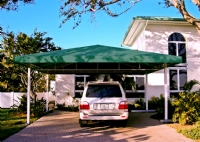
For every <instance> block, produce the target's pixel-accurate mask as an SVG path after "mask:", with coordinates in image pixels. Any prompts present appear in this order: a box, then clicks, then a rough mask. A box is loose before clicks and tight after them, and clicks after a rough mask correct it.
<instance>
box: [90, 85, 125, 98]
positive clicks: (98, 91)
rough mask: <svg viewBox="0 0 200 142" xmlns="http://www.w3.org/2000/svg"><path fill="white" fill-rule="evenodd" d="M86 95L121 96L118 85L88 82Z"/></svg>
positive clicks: (101, 96)
mask: <svg viewBox="0 0 200 142" xmlns="http://www.w3.org/2000/svg"><path fill="white" fill-rule="evenodd" d="M86 97H99V98H104V97H122V93H121V90H120V87H119V85H116V84H114V85H111V84H106V85H105V84H95V85H93V84H90V85H88V89H87V92H86Z"/></svg>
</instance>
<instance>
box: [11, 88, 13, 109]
mask: <svg viewBox="0 0 200 142" xmlns="http://www.w3.org/2000/svg"><path fill="white" fill-rule="evenodd" d="M11 96H12V107H14V92H13V91H12V92H11Z"/></svg>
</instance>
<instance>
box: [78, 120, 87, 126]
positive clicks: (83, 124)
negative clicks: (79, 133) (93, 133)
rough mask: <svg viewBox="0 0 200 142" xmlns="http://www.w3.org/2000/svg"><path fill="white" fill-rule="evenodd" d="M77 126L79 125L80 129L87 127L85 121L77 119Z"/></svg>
mask: <svg viewBox="0 0 200 142" xmlns="http://www.w3.org/2000/svg"><path fill="white" fill-rule="evenodd" d="M79 124H80V127H85V126H86V125H87V121H86V120H81V119H79Z"/></svg>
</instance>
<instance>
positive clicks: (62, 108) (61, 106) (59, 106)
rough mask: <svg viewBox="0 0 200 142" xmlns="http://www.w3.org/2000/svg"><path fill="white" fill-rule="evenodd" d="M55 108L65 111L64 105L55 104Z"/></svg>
mask: <svg viewBox="0 0 200 142" xmlns="http://www.w3.org/2000/svg"><path fill="white" fill-rule="evenodd" d="M56 107H57V109H58V110H64V109H65V103H63V104H56Z"/></svg>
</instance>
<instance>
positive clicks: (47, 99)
mask: <svg viewBox="0 0 200 142" xmlns="http://www.w3.org/2000/svg"><path fill="white" fill-rule="evenodd" d="M48 104H49V74H47V76H46V112H48V109H49V108H48V107H49V106H48Z"/></svg>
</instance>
